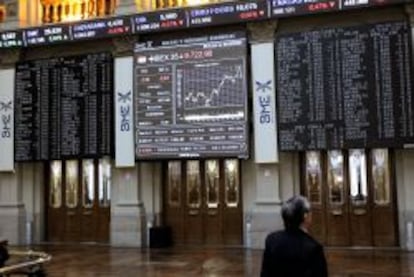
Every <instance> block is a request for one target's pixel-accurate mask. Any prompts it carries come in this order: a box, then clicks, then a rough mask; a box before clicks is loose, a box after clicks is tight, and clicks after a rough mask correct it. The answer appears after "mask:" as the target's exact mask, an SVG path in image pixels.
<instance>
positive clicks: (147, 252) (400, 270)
mask: <svg viewBox="0 0 414 277" xmlns="http://www.w3.org/2000/svg"><path fill="white" fill-rule="evenodd" d="M33 249H34V250H39V251H45V252H47V253H49V254H51V255H52V256H53V258H52V260H51V261H50V262H49V263H47V264H45V266H44V269H45V270H46V272H47V276H53V277H55V276H56V277H78V276H82V277H92V276H100V277H112V276H140V277H145V276H148V277H149V276H151V277H158V276H160V277H161V276H162V277H169V276H180V277H181V276H210V277H222V276H223V277H224V276H226V277H230V276H259V273H260V263H261V255H262V251H261V250H246V249H242V248H237V247H235V248H224V247H205V246H204V247H195V246H192V247H189V246H186V247H173V248H163V249H137V248H119V247H108V246H101V245H53V246H52V245H42V246H34V247H33ZM326 255H327V259H328V265H329V272H330V274H329V276H332V277H373V276H379V277H388V276H414V253H409V252H405V251H399V250H396V249H387V250H386V249H382V250H373V249H337V248H328V249H326ZM13 276H15V275H13Z"/></svg>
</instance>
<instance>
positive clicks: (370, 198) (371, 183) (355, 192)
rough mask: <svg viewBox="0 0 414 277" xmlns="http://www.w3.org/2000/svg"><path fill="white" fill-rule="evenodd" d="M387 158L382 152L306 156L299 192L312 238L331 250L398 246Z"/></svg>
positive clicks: (341, 152) (393, 191) (364, 151)
mask: <svg viewBox="0 0 414 277" xmlns="http://www.w3.org/2000/svg"><path fill="white" fill-rule="evenodd" d="M390 156H391V155H390V154H389V150H388V149H372V150H370V151H366V150H365V149H349V150H348V151H340V150H330V151H327V152H326V153H322V152H318V151H309V152H306V154H305V155H304V157H305V162H304V163H303V164H304V167H303V168H304V175H303V176H304V177H303V178H302V180H303V184H304V186H302V191H303V193H304V194H305V195H306V196H307V197H308V198H309V200H310V202H311V205H312V212H313V226H312V228H311V232H312V234H313V235H314V236H315V237H316V238H317V239H318V240H320V241H321V242H323V243H325V244H327V245H331V246H396V245H397V244H398V240H397V234H398V228H397V217H396V214H397V213H396V199H395V186H394V185H393V182H392V180H393V178H392V172H393V171H392V167H391V165H392V160H391V158H390ZM320 176H321V177H320ZM316 183H320V184H321V186H317V185H315V184H316ZM319 197H321V198H319ZM319 199H321V201H320V202H319V201H318V200H319Z"/></svg>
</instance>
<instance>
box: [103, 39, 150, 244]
mask: <svg viewBox="0 0 414 277" xmlns="http://www.w3.org/2000/svg"><path fill="white" fill-rule="evenodd" d="M134 42H135V41H134V39H131V38H126V37H120V38H116V39H113V49H114V51H113V56H114V58H115V60H116V59H117V58H121V57H132V56H133V48H134ZM115 64H116V62H115ZM125 70H126V69H125ZM129 70H131V71H132V70H133V68H132V67H131V68H130V69H129ZM115 71H116V69H115ZM114 78H115V76H114ZM131 85H132V84H131ZM131 151H134V149H131ZM141 174H142V170H141V168H140V167H139V164H137V163H136V164H135V166H133V167H123V168H115V162H114V163H113V174H112V176H113V181H112V184H113V185H112V191H111V195H112V202H111V244H112V245H117V246H137V247H140V246H142V245H145V233H146V219H145V210H144V205H143V202H142V191H141V185H142V184H141V182H143V180H142V179H141V177H140V176H141Z"/></svg>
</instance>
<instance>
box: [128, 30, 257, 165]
mask: <svg viewBox="0 0 414 277" xmlns="http://www.w3.org/2000/svg"><path fill="white" fill-rule="evenodd" d="M246 48H247V47H246V36H245V34H244V33H242V32H234V33H226V34H216V35H211V36H209V35H206V36H202V37H189V38H179V39H172V40H163V41H146V42H143V43H140V44H137V45H136V49H135V107H134V110H135V130H136V133H135V139H136V157H137V158H138V159H155V158H189V157H217V156H221V157H239V158H247V157H248V153H249V151H248V150H249V149H248V136H249V134H248V130H247V119H248V115H247V81H246Z"/></svg>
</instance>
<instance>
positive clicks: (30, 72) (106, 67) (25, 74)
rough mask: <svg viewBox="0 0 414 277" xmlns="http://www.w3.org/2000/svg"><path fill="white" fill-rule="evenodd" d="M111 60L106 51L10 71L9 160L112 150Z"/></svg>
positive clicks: (94, 154) (93, 154) (90, 154)
mask: <svg viewBox="0 0 414 277" xmlns="http://www.w3.org/2000/svg"><path fill="white" fill-rule="evenodd" d="M112 118H113V61H112V56H111V55H110V54H108V53H96V54H88V55H82V56H71V57H61V58H52V59H44V60H35V61H27V62H22V63H19V64H18V65H17V67H16V105H15V160H16V161H39V160H56V159H66V158H72V157H102V156H103V155H111V154H112V152H113V139H112V137H113V122H112V121H113V119H112Z"/></svg>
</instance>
